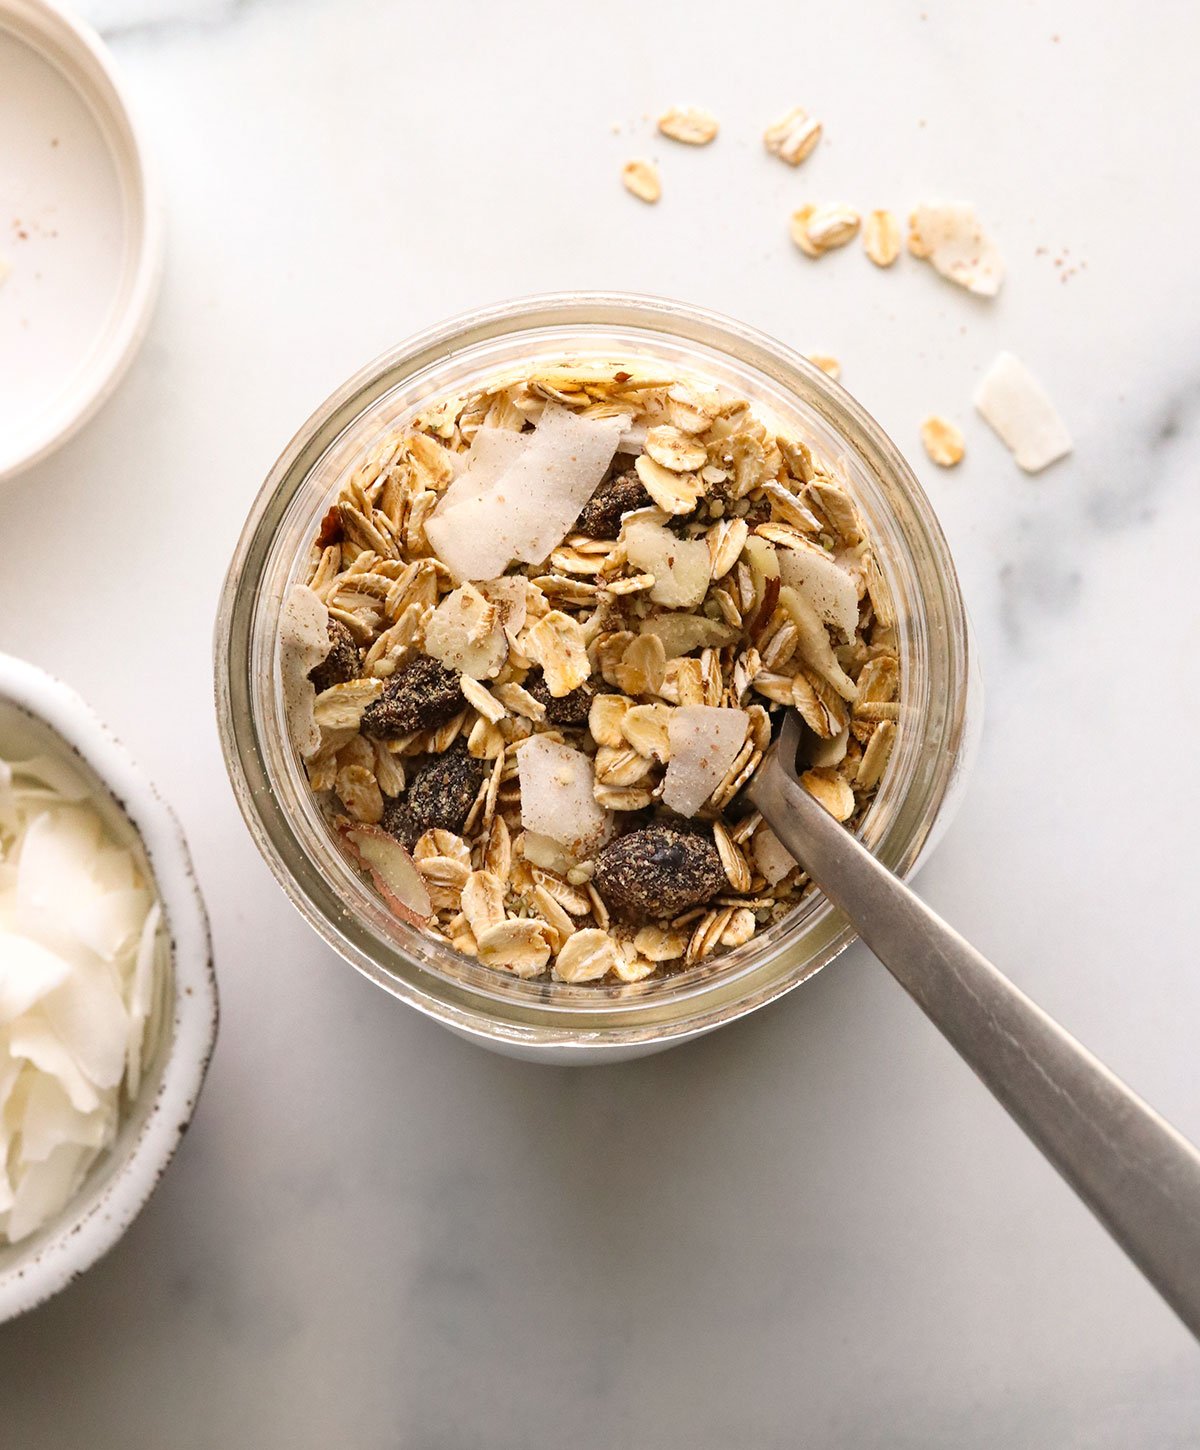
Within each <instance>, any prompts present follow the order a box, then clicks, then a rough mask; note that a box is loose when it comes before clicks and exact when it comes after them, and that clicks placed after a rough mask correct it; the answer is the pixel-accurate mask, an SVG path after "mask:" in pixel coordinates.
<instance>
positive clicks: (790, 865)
mask: <svg viewBox="0 0 1200 1450" xmlns="http://www.w3.org/2000/svg"><path fill="white" fill-rule="evenodd" d="M751 852H752V854H753V856H754V864H755V865H756V866H757V867H758V869H759V871H760V872H761V873H762V876H763V879H764V880H765V881H766V883H767V885H768V886H776V885H778V883H779V882H780V881H782V880H783V878H784V877H785V876H786V875H787V874H788V872H789V871H794V870H795V869H796V866H797V864H798V863H797V861H796V858H795V857H794V856H793V855H792V854H791V852H790V851H789V850H788V848H787V847H786V846H785V845H784V844H783V842H782V841H781V840H780V839H779V837H778V836H777V835H776V834H775V832H774V831H772V830H771V828H770V827H769V826H765V825H764V826H759V828H758V830H757V831H755V833H754V840H753V841H752V842H751Z"/></svg>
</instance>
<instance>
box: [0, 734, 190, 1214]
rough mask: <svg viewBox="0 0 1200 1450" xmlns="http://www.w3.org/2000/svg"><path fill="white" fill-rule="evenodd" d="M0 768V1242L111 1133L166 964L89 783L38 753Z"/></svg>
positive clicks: (69, 1185) (63, 1190)
mask: <svg viewBox="0 0 1200 1450" xmlns="http://www.w3.org/2000/svg"><path fill="white" fill-rule="evenodd" d="M0 781H3V782H4V783H6V784H7V786H8V787H10V789H9V790H7V791H6V792H5V796H6V800H5V809H4V811H3V816H2V818H0V1242H3V1241H5V1240H10V1241H13V1242H15V1241H16V1240H17V1239H19V1238H24V1237H27V1236H28V1235H29V1234H30V1233H33V1232H34V1231H35V1230H36V1229H38V1228H39V1227H41V1225H42V1224H43V1223H44V1222H45V1221H46V1220H47V1218H49V1217H53V1216H54V1215H55V1214H57V1213H58V1212H59V1211H60V1210H61V1209H62V1208H63V1207H64V1206H65V1205H66V1204H67V1202H68V1201H69V1199H70V1197H71V1195H72V1194H74V1193H75V1192H76V1191H77V1189H78V1187H79V1184H80V1183H81V1182H82V1181H83V1177H84V1175H85V1174H86V1172H87V1169H88V1167H89V1166H90V1165H91V1163H92V1161H93V1160H94V1159H95V1157H96V1156H97V1155H98V1154H99V1153H101V1152H103V1151H104V1149H105V1148H106V1147H108V1146H109V1145H110V1144H111V1143H112V1141H113V1139H114V1138H115V1136H116V1132H117V1128H118V1103H119V1102H120V1101H122V1100H123V1099H122V1092H123V1090H124V1091H126V1092H127V1093H128V1095H129V1098H132V1096H133V1095H134V1094H135V1093H136V1092H137V1089H138V1084H139V1081H140V1063H141V1046H142V1036H143V1034H144V1031H145V1024H146V1020H147V1018H148V1017H149V1016H151V1015H152V1013H153V1012H154V1011H158V1010H161V1009H162V1008H163V1007H164V1006H165V1003H163V1002H162V995H163V992H164V987H163V979H164V975H165V974H164V973H162V972H155V971H154V970H153V963H154V958H153V954H152V953H151V951H150V948H149V945H148V942H149V941H150V940H152V939H153V937H154V934H155V929H156V926H157V921H158V907H157V904H155V903H153V896H152V892H151V891H150V889H149V888H148V887H147V885H146V883H145V879H144V871H143V869H142V868H140V867H139V864H138V861H137V860H136V859H135V857H134V854H133V852H132V851H131V849H130V848H129V846H128V845H127V844H126V843H125V842H123V841H120V840H118V839H116V838H114V836H113V835H112V834H110V829H109V826H108V824H107V822H108V816H107V814H106V813H102V812H101V810H100V809H98V808H97V806H96V805H95V804H94V803H93V802H92V800H91V796H92V794H93V792H94V789H95V788H94V786H90V785H88V783H87V782H86V781H84V780H83V777H82V776H81V775H80V774H79V772H78V771H77V770H76V769H75V768H74V767H73V766H70V765H68V766H64V767H63V768H61V769H60V768H59V762H57V761H56V760H55V759H54V758H53V757H48V756H41V757H34V758H33V759H31V760H26V761H20V762H16V763H13V762H9V763H8V764H7V765H5V764H4V763H3V762H0ZM81 785H82V787H83V791H86V794H84V793H83V791H81ZM85 801H86V804H85V803H84V802H85ZM147 928H149V931H148V930H147ZM143 948H144V949H145V960H143ZM131 1064H136V1066H134V1067H133V1069H132V1071H131Z"/></svg>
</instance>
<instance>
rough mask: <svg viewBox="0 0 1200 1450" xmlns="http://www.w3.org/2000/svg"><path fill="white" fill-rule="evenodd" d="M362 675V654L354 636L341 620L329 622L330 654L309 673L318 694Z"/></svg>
mask: <svg viewBox="0 0 1200 1450" xmlns="http://www.w3.org/2000/svg"><path fill="white" fill-rule="evenodd" d="M360 674H362V653H361V651H360V650H359V648H358V645H356V644H355V642H354V636H353V635H352V634H351V633H350V631H349V630H348V629H347V628H346V626H345V625H344V624H343V623H342V621H341V620H340V619H331V620H330V621H329V653H328V654H327V655H326V656H325V658H324V659H323V660H322V661H321V663H320V664H319V665H315V666H314V667H313V668H312V669H311V670H309V672H308V678H309V679H310V680H311V681H312V685H313V689H314V690H316V692H317V694H318V695H319V694H321V692H322V691H323V690H328V689H331V688H332V687H333V686H334V685H345V684H347V683H348V682H349V681H350V680H357V679H358V677H359V675H360Z"/></svg>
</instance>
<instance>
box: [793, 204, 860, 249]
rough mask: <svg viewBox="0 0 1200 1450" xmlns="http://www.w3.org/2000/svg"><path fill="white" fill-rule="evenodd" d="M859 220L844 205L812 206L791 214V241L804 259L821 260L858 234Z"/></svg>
mask: <svg viewBox="0 0 1200 1450" xmlns="http://www.w3.org/2000/svg"><path fill="white" fill-rule="evenodd" d="M861 221H862V218H861V217H860V216H859V214H858V213H857V212H856V211H855V210H854V208H853V207H852V206H846V205H845V203H844V202H838V201H828V202H824V203H822V204H821V205H820V206H814V205H812V204H811V203H810V204H809V205H808V206H802V207H801V208H800V209H799V211H794V212H793V213H792V241H793V242H795V244H796V245H797V246H798V247H799V248H800V250H801V251H802V252H803V253H804V255H805V256H806V257H822V256H824V255H825V253H826V252H831V251H833V249H834V248H835V247H844V246H845V245H846V243H847V242H849V241H852V240H853V238H854V237H855V235H856V234H857V232H858V228H859V225H860V224H861Z"/></svg>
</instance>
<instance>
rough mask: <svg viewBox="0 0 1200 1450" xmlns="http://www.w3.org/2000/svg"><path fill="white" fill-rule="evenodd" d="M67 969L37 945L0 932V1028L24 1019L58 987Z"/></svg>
mask: <svg viewBox="0 0 1200 1450" xmlns="http://www.w3.org/2000/svg"><path fill="white" fill-rule="evenodd" d="M70 970H71V969H70V967H69V966H68V964H67V963H66V962H64V961H63V959H62V958H61V957H60V956H58V955H56V954H55V953H54V952H51V951H47V949H46V948H45V947H44V946H42V945H41V943H40V942H35V941H30V940H29V939H28V938H27V937H22V936H14V935H13V934H12V933H11V932H3V933H0V1026H3V1025H5V1024H7V1023H9V1022H12V1021H13V1020H14V1019H16V1018H17V1017H21V1016H24V1014H25V1013H26V1012H28V1011H29V1009H30V1008H31V1007H32V1006H34V1004H35V1003H37V1002H40V1001H41V999H42V998H43V997H44V996H45V995H46V993H47V992H52V991H53V990H54V989H55V987H58V986H61V984H62V983H63V982H64V981H65V980H66V978H67V974H68V973H69V972H70Z"/></svg>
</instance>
